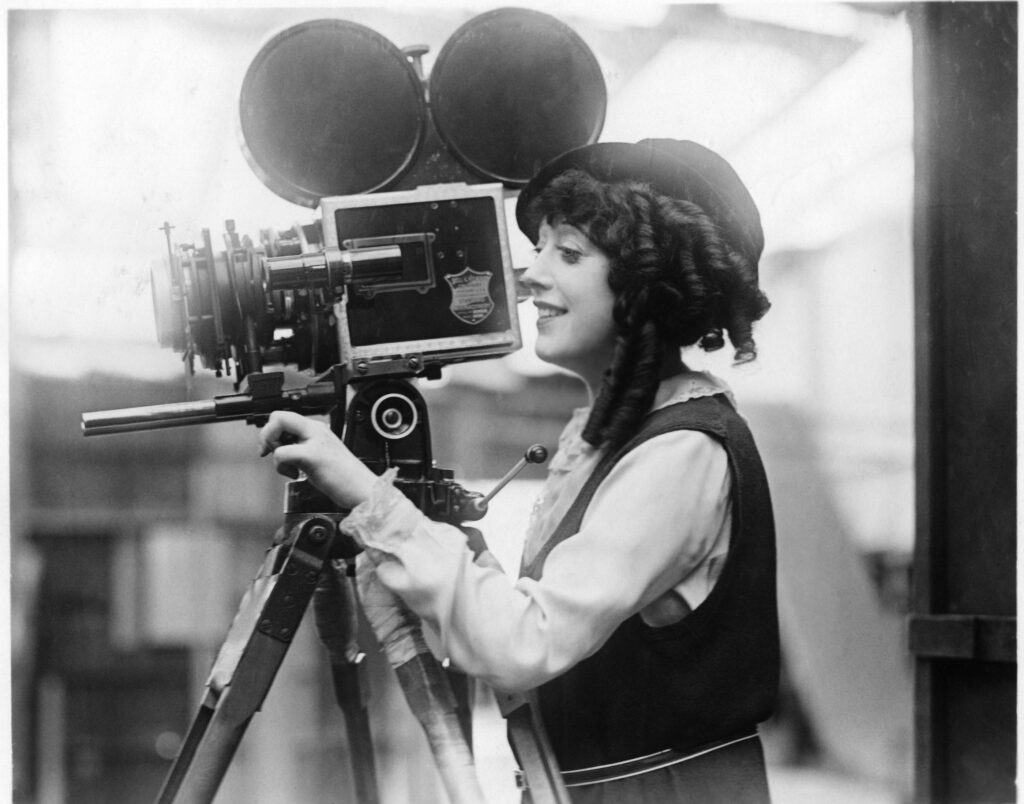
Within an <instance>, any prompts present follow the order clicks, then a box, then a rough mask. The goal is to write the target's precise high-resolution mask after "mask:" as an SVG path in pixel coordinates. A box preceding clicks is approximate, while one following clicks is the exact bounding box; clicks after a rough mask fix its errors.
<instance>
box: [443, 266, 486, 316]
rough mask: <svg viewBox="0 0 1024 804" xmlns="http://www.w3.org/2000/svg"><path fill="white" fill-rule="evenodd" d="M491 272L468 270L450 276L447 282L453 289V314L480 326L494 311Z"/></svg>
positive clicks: (446, 278) (446, 277)
mask: <svg viewBox="0 0 1024 804" xmlns="http://www.w3.org/2000/svg"><path fill="white" fill-rule="evenodd" d="M491 276H493V274H492V273H491V272H490V271H482V272H481V271H474V270H472V269H471V268H466V269H465V270H464V271H461V272H460V273H457V274H448V275H447V276H445V281H446V282H447V283H448V285H449V286H450V287H451V289H452V303H451V305H449V306H450V307H451V311H452V314H453V315H454V316H455V317H456V318H458V319H459V320H460V321H465V322H466V323H467V324H479V323H480V322H481V321H483V320H484V319H486V318H487V316H489V315H490V314H491V313H492V312H493V310H494V299H492V298H491V291H490V283H491Z"/></svg>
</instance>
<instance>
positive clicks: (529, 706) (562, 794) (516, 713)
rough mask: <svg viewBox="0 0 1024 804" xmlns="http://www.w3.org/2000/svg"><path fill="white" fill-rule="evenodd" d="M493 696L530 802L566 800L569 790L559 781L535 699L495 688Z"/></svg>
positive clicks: (559, 802) (566, 802)
mask: <svg viewBox="0 0 1024 804" xmlns="http://www.w3.org/2000/svg"><path fill="white" fill-rule="evenodd" d="M495 698H496V700H497V701H498V708H499V709H500V710H501V714H502V715H503V716H504V718H505V721H506V723H507V724H508V739H509V743H511V745H512V751H513V753H514V754H515V756H516V759H517V760H518V761H519V764H520V765H522V767H523V769H524V770H525V772H526V782H527V784H528V785H529V786H530V788H529V789H530V801H531V802H532V804H569V791H568V790H567V789H566V787H565V783H564V782H563V781H562V775H561V773H560V772H559V770H558V763H557V761H556V760H555V754H554V751H552V750H551V745H550V743H548V738H547V732H546V731H545V730H544V724H543V723H542V722H541V720H540V714H539V712H538V710H537V705H536V702H535V701H533V700H531V698H530V697H529V696H523V695H506V694H502V693H498V692H495Z"/></svg>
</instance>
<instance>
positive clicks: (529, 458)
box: [472, 444, 548, 516]
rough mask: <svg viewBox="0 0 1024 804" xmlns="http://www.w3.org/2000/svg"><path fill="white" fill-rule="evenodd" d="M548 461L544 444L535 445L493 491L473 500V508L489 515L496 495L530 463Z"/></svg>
mask: <svg viewBox="0 0 1024 804" xmlns="http://www.w3.org/2000/svg"><path fill="white" fill-rule="evenodd" d="M547 459H548V450H547V447H545V446H544V445H543V444H534V445H533V446H531V447H529V448H528V449H527V450H526V452H524V453H523V457H522V458H520V459H519V460H518V461H517V462H516V465H515V466H513V467H512V468H511V469H510V470H509V471H508V473H507V474H506V475H505V476H504V477H503V478H502V479H501V480H499V481H498V484H497V485H496V486H495V487H494V488H493V489H491V490H490V491H489V492H488V493H487V494H485V495H484V496H483V497H477V498H476V499H474V500H473V502H472V505H473V507H474V508H475V509H476V510H477V511H479V512H480V515H481V516H483V515H484V514H485V513H487V504H488V503H489V502H490V501H491V500H492V499H494V495H495V494H497V493H498V492H499V491H501V490H502V489H503V488H505V486H507V485H508V484H509V483H510V482H511V481H512V480H513V479H514V478H515V476H516V475H518V474H519V473H520V472H521V471H523V469H524V468H525V467H526V465H527V464H528V463H544V461H546V460H547Z"/></svg>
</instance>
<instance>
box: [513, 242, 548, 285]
mask: <svg viewBox="0 0 1024 804" xmlns="http://www.w3.org/2000/svg"><path fill="white" fill-rule="evenodd" d="M518 279H519V284H520V286H522V287H523V289H525V290H526V291H527V293H529V294H536V293H538V292H539V291H541V290H544V289H545V288H548V287H550V286H551V276H550V274H549V273H548V271H547V268H546V261H545V258H544V252H543V251H541V252H538V253H537V254H536V255H535V256H534V258H533V262H531V263H530V266H529V267H528V268H527V269H526V270H525V271H523V272H522V273H521V274H519V277H518Z"/></svg>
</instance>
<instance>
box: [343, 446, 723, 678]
mask: <svg viewBox="0 0 1024 804" xmlns="http://www.w3.org/2000/svg"><path fill="white" fill-rule="evenodd" d="M729 484H730V478H729V470H728V462H727V459H726V456H725V451H724V449H723V448H722V446H721V445H720V444H719V443H718V442H716V441H715V440H714V439H712V438H710V437H709V436H707V435H705V434H703V433H698V432H693V431H678V432H672V433H666V434H663V435H660V436H657V437H655V438H652V439H650V440H649V441H646V442H644V443H643V444H641V445H640V446H639V447H637V448H636V449H634V450H632V451H631V452H629V453H628V454H627V455H626V456H625V457H624V458H623V459H622V460H621V461H620V462H619V463H618V464H617V465H616V466H615V468H614V469H613V470H612V471H611V473H610V474H609V475H608V477H607V478H605V480H604V481H603V482H602V484H601V486H600V488H599V489H598V492H597V494H596V495H595V496H594V499H593V500H592V502H591V504H590V506H589V508H588V511H587V514H586V516H585V517H584V520H583V522H582V524H581V527H580V530H579V532H578V533H577V534H575V535H574V536H572V537H571V538H569V539H566V540H565V541H563V542H562V543H560V544H559V545H558V546H556V547H555V548H554V549H553V550H552V551H551V552H550V554H549V555H548V557H547V560H546V562H545V564H544V573H543V576H542V577H541V579H540V580H531V579H526V578H523V579H514V578H510V577H508V576H506V575H504V574H503V573H502V572H501V571H500V570H499V569H497V568H495V567H494V566H493V564H491V565H487V566H484V565H482V564H481V563H477V562H474V559H473V555H472V553H471V552H470V550H469V549H468V548H467V546H466V539H465V536H464V535H463V534H462V532H461V531H460V530H458V528H455V527H452V526H449V525H445V524H441V523H437V522H433V521H431V520H429V519H428V518H427V517H425V516H424V515H423V514H421V513H420V512H419V511H418V509H416V507H415V506H414V505H413V504H412V503H411V502H410V501H409V500H408V499H407V498H406V497H405V496H404V495H403V494H402V493H401V492H399V491H397V490H396V489H394V488H393V487H392V486H391V485H390V483H389V482H388V481H387V479H386V478H382V479H381V480H379V481H378V483H377V484H376V486H375V487H374V490H373V494H372V495H371V498H370V500H368V501H367V502H365V503H363V504H362V505H360V506H358V507H357V508H356V509H355V510H354V511H353V512H352V513H351V514H350V515H349V516H348V517H347V518H346V519H345V520H344V522H343V523H342V528H343V529H344V530H345V531H346V532H347V533H349V534H350V535H352V536H353V537H354V538H355V539H357V540H358V541H360V542H361V543H362V544H363V545H364V547H365V548H366V553H367V556H368V557H369V558H370V559H371V560H372V561H373V562H374V563H375V564H376V571H377V574H378V576H379V578H380V580H381V582H382V583H383V584H384V585H385V586H387V587H388V588H390V589H391V590H392V591H394V592H395V593H396V594H398V595H399V596H400V597H401V598H402V599H403V600H404V601H405V602H406V604H407V605H408V606H409V607H410V608H411V609H412V610H413V611H415V612H416V614H418V615H419V616H420V617H421V618H422V619H423V620H424V621H425V622H426V623H427V624H428V625H429V626H430V627H431V628H432V629H433V630H434V631H435V632H436V633H437V634H438V635H439V637H440V641H441V645H442V647H443V650H444V651H446V652H447V654H448V656H449V657H450V658H451V660H452V662H454V663H455V664H456V665H457V666H458V667H459V668H460V669H462V670H463V671H464V672H466V673H469V674H470V675H473V676H476V677H478V678H481V679H483V680H484V681H486V682H488V683H489V684H491V685H492V686H494V687H496V688H498V689H501V690H506V691H521V690H526V689H531V688H533V687H536V686H538V685H540V684H542V683H544V682H545V681H548V680H550V679H551V678H554V677H555V676H557V675H560V674H561V673H563V672H565V671H566V670H568V669H569V668H570V667H572V666H573V665H574V664H576V663H577V662H579V661H580V660H581V659H583V658H585V657H586V656H588V655H590V654H591V653H593V652H594V651H595V650H597V649H598V648H599V647H600V646H601V645H602V644H603V643H604V641H605V640H606V639H607V638H608V637H609V636H610V635H611V633H612V632H613V631H614V630H615V628H616V627H618V625H619V624H620V623H621V622H622V621H623V620H625V619H626V618H627V617H629V616H631V615H632V614H634V613H636V612H638V611H640V610H641V609H642V608H643V607H644V606H646V605H648V604H649V603H651V602H652V601H654V600H655V599H656V598H658V597H659V596H660V595H662V594H664V593H665V592H666V591H668V590H670V589H672V588H673V587H674V586H675V585H676V584H678V583H679V582H680V581H681V580H682V579H684V578H685V577H687V575H688V574H689V573H691V572H693V570H694V568H695V567H697V566H698V565H699V564H700V563H701V562H702V561H703V560H704V559H705V558H706V557H707V555H708V551H709V550H710V549H711V547H712V542H713V540H714V537H715V535H716V534H718V533H719V531H720V529H721V523H722V521H724V518H725V517H726V516H727V513H728V497H729ZM484 524H485V525H486V521H485V522H484Z"/></svg>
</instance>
